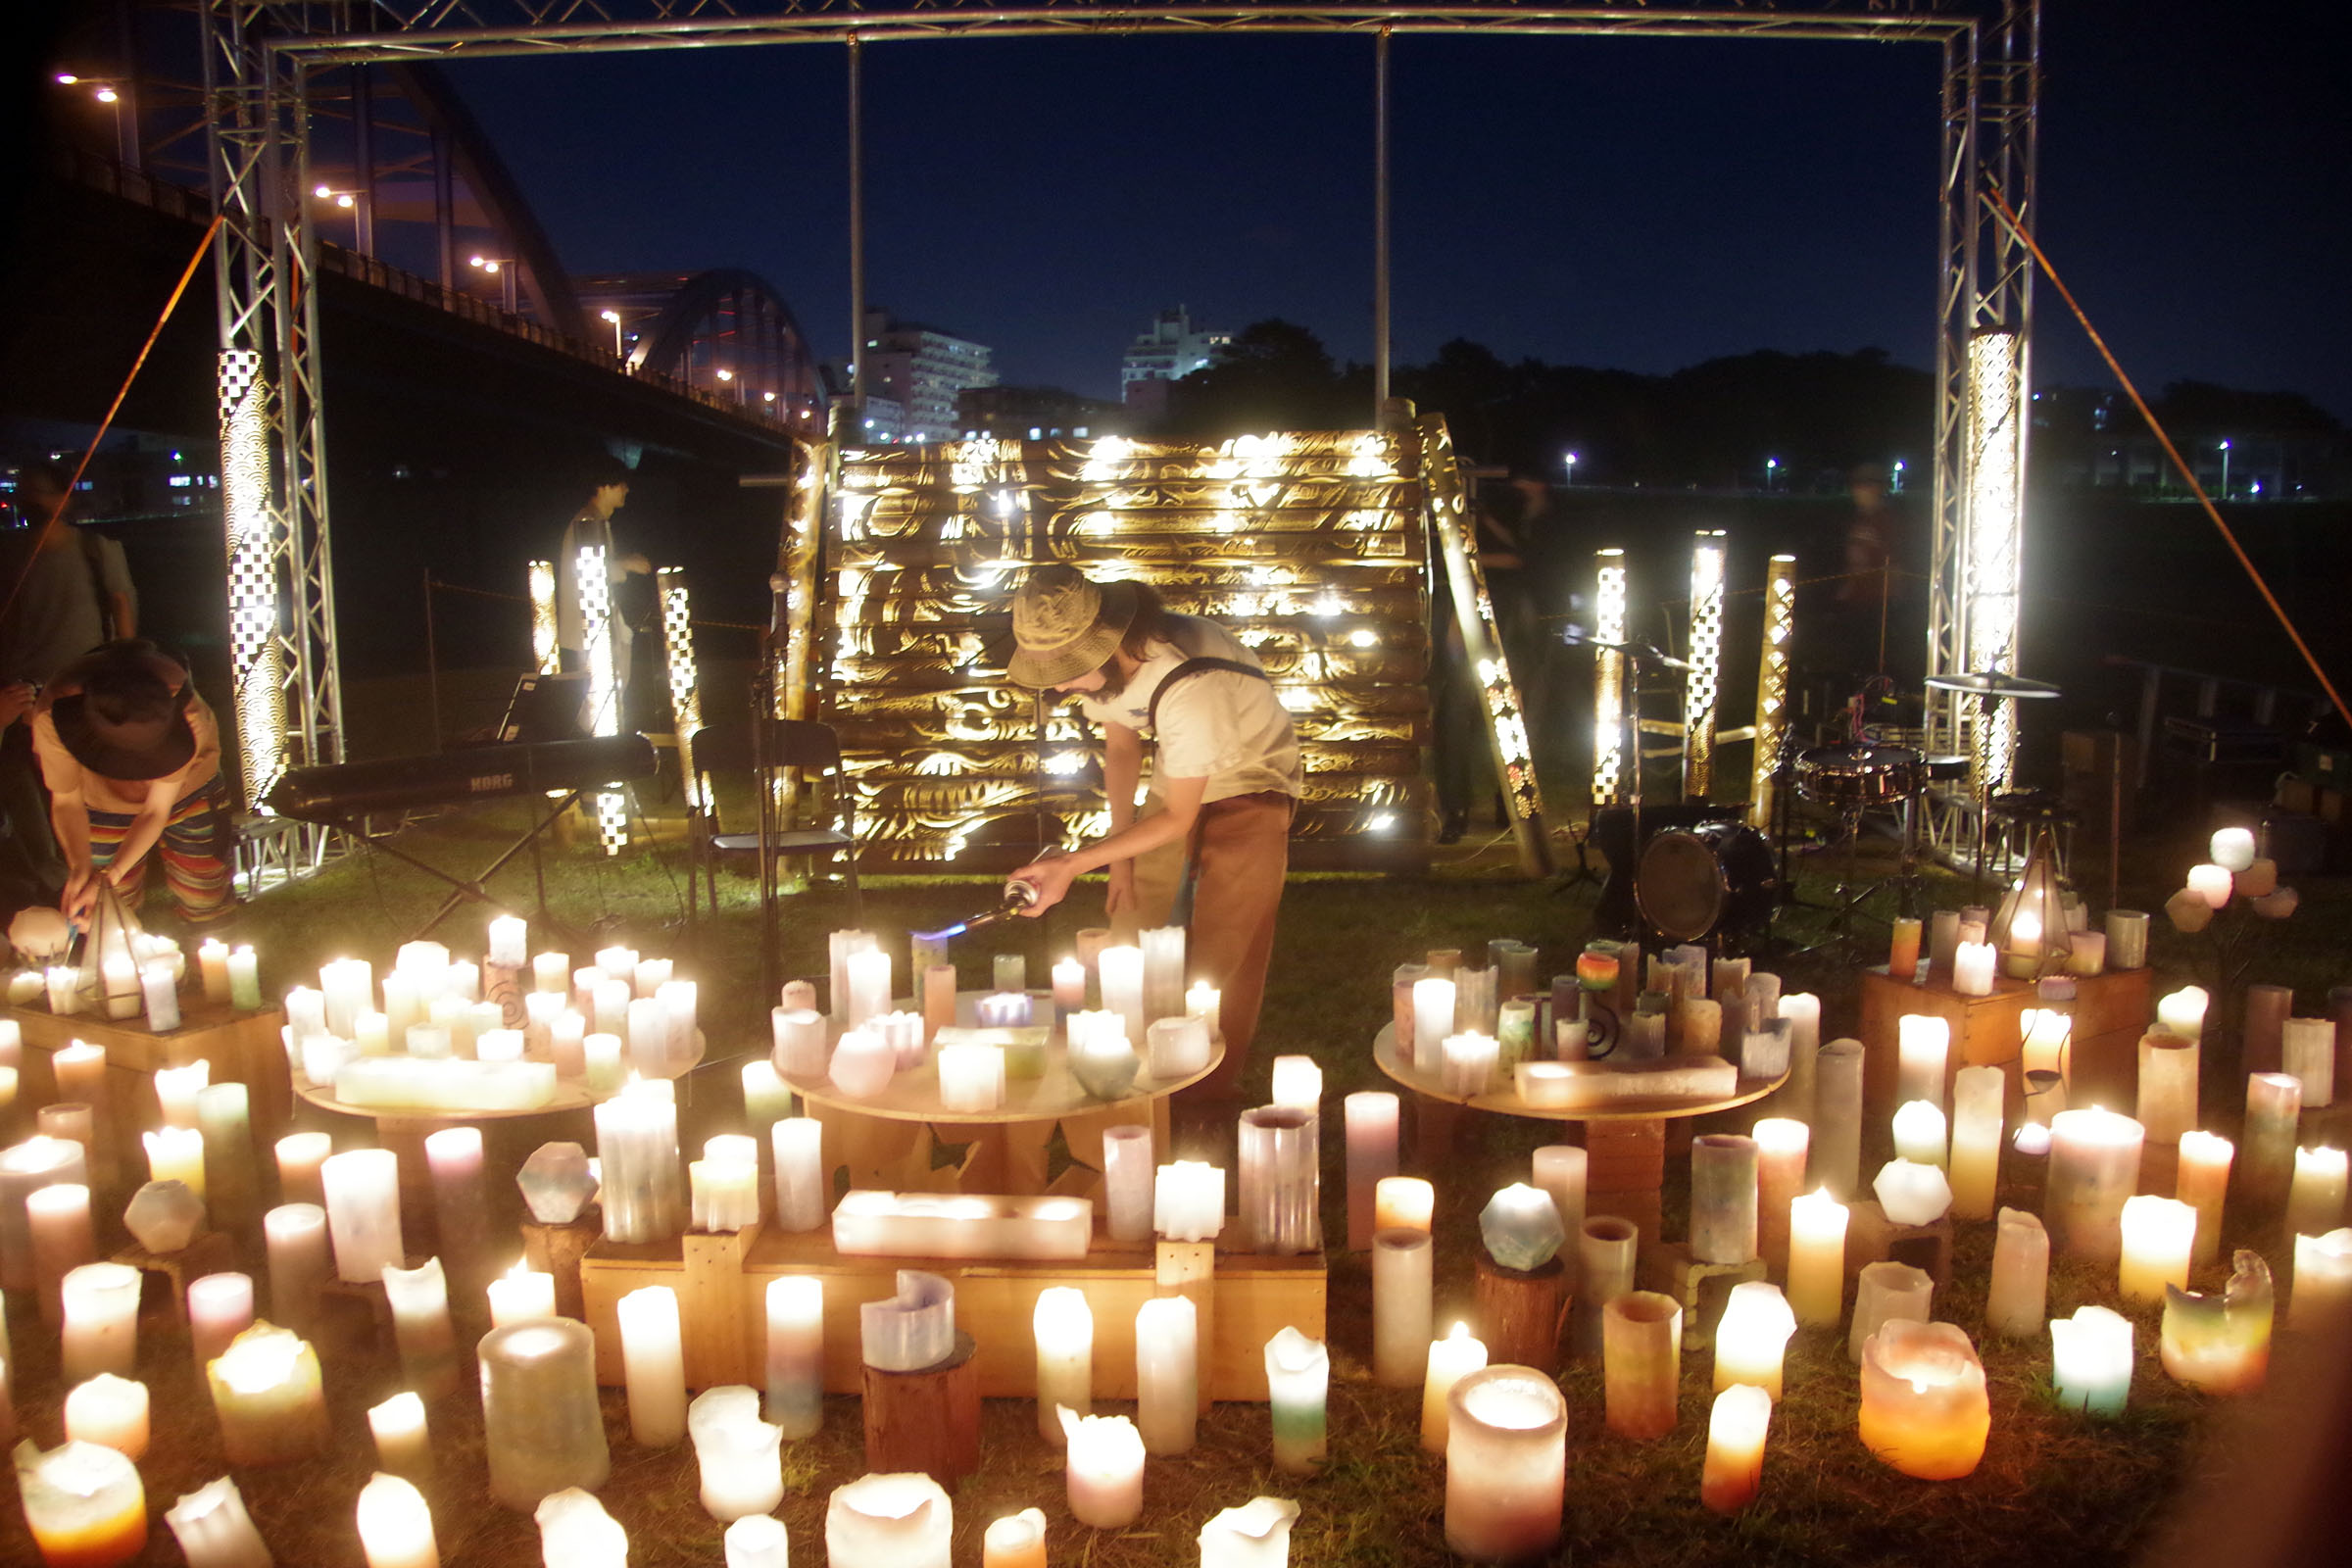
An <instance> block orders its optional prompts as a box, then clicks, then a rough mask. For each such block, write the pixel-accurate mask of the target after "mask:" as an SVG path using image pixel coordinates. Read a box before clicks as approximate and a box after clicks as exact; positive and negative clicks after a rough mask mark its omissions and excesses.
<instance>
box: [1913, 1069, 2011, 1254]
mask: <svg viewBox="0 0 2352 1568" xmlns="http://www.w3.org/2000/svg"><path fill="white" fill-rule="evenodd" d="M2006 1089H2007V1080H2006V1079H2005V1077H2004V1076H2003V1074H2002V1071H2001V1069H2000V1068H1998V1067H1963V1068H1961V1069H1960V1071H1959V1072H1958V1073H1957V1074H1956V1075H1954V1077H1953V1080H1952V1139H1951V1160H1950V1166H1949V1174H1950V1178H1951V1188H1952V1213H1953V1214H1954V1215H1955V1216H1956V1217H1958V1218H1960V1219H1990V1218H1992V1209H1993V1199H1994V1192H1995V1189H1996V1188H1997V1187H1998V1185H1999V1182H2000V1174H2001V1102H2002V1098H2003V1096H2004V1094H2005V1093H2006ZM1906 1108H1908V1107H1906ZM1897 1114H1898V1115H1899V1114H1900V1112H1897ZM1897 1141H1898V1143H1899V1142H1900V1140H1899V1139H1898V1140H1897ZM1912 1157H1917V1156H1912Z"/></svg>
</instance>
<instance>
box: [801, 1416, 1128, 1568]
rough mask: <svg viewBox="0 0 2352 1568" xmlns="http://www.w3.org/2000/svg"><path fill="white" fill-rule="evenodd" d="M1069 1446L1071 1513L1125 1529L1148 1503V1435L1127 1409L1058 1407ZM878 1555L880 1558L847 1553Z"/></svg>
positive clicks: (1066, 1471) (942, 1559)
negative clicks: (1105, 1411) (1093, 1411)
mask: <svg viewBox="0 0 2352 1568" xmlns="http://www.w3.org/2000/svg"><path fill="white" fill-rule="evenodd" d="M1057 1414H1058V1416H1059V1419H1060V1421H1061V1425H1062V1433H1063V1443H1064V1446H1065V1447H1066V1448H1067V1449H1068V1452H1067V1453H1066V1455H1065V1456H1064V1458H1063V1462H1062V1475H1063V1481H1064V1485H1065V1487H1066V1488H1067V1491H1068V1495H1069V1505H1070V1513H1071V1515H1072V1516H1073V1517H1075V1518H1076V1519H1077V1521H1078V1522H1079V1523H1080V1524H1082V1525H1087V1526H1090V1527H1092V1528H1093V1529H1096V1530H1121V1529H1124V1528H1126V1527H1127V1526H1128V1525H1131V1524H1133V1523H1134V1522H1135V1520H1136V1516H1137V1515H1138V1514H1140V1513H1142V1512H1143V1507H1144V1451H1145V1450H1144V1439H1143V1435H1142V1434H1141V1433H1140V1432H1138V1431H1137V1430H1136V1425H1135V1423H1134V1422H1133V1421H1130V1420H1129V1419H1127V1417H1125V1416H1123V1415H1114V1416H1101V1415H1090V1416H1081V1415H1077V1414H1074V1413H1072V1412H1071V1411H1069V1410H1067V1409H1063V1410H1061V1411H1059V1412H1057ZM834 1560H835V1561H836V1562H843V1561H847V1560H858V1561H879V1560H881V1559H878V1558H864V1559H844V1558H841V1557H839V1556H838V1555H837V1556H836V1557H835V1558H834ZM946 1565H947V1544H946V1541H945V1539H944V1538H943V1539H942V1541H941V1544H940V1555H939V1568H946Z"/></svg>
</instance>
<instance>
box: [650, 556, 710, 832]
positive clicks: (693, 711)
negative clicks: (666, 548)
mask: <svg viewBox="0 0 2352 1568" xmlns="http://www.w3.org/2000/svg"><path fill="white" fill-rule="evenodd" d="M654 580H655V582H656V583H658V584H659V585H660V587H661V591H662V655H663V656H664V662H666V663H667V665H668V667H669V711H670V716H671V720H672V722H671V726H670V727H671V732H672V733H674V734H675V735H676V736H677V737H678V772H679V774H680V776H681V777H683V778H684V779H685V781H686V803H687V804H688V805H689V806H696V807H700V806H705V805H708V804H709V803H708V802H707V801H706V800H705V799H704V798H703V787H702V781H701V779H700V778H698V777H697V776H696V774H695V770H694V733H695V731H696V730H699V729H701V728H702V727H703V700H702V692H701V689H700V683H699V681H698V680H697V678H696V669H697V665H696V661H695V657H694V613H693V610H692V608H691V606H690V604H689V600H688V595H687V592H686V570H685V568H684V567H682V566H663V567H662V569H661V570H660V571H659V572H657V573H655V576H654Z"/></svg>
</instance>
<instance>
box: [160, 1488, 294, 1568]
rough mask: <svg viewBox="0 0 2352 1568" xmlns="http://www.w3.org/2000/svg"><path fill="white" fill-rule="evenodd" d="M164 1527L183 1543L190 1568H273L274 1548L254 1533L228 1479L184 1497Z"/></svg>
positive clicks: (250, 1518) (168, 1514)
mask: <svg viewBox="0 0 2352 1568" xmlns="http://www.w3.org/2000/svg"><path fill="white" fill-rule="evenodd" d="M164 1523H166V1524H168V1525H170V1526H171V1527H172V1535H174V1536H176V1537H177V1538H178V1539H179V1549H180V1550H181V1551H182V1552H184V1553H185V1554H186V1556H187V1559H188V1568H271V1559H270V1548H269V1547H268V1546H266V1545H264V1544H262V1536H261V1532H260V1531H258V1530H256V1529H254V1527H253V1516H252V1515H251V1514H249V1513H247V1512H246V1511H245V1498H244V1496H243V1495H242V1494H240V1493H239V1492H238V1491H237V1484H236V1482H234V1481H233V1480H231V1479H229V1478H228V1477H227V1476H221V1477H220V1478H219V1479H218V1480H214V1481H208V1482H206V1483H205V1484H204V1485H203V1486H201V1487H198V1488H197V1489H196V1490H195V1491H194V1492H189V1493H183V1494H182V1495H181V1496H180V1499H179V1501H177V1502H176V1503H173V1504H172V1507H171V1508H170V1509H169V1510H168V1511H166V1513H165V1514H164Z"/></svg>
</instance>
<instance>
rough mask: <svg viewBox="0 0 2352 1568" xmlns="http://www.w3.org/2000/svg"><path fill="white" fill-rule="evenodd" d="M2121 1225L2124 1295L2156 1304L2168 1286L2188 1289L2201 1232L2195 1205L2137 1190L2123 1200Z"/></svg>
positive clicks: (2131, 1299) (2119, 1270)
mask: <svg viewBox="0 0 2352 1568" xmlns="http://www.w3.org/2000/svg"><path fill="white" fill-rule="evenodd" d="M2120 1230H2121V1234H2122V1238H2123V1256H2122V1259H2121V1262H2120V1264H2119V1265H2118V1273H2119V1278H2120V1283H2121V1288H2122V1293H2123V1298H2124V1299H2125V1300H2127V1301H2136V1302H2139V1303H2141V1304H2142V1305H2154V1304H2157V1303H2160V1302H2162V1301H2163V1300H2164V1288H2165V1287H2166V1286H2167V1285H2177V1286H2179V1287H2180V1289H2182V1290H2184V1291H2185V1290H2187V1289H2188V1265H2189V1255H2190V1253H2191V1251H2192V1250H2193V1249H2194V1247H2195V1243H2196V1234H2197V1211H2196V1210H2195V1209H2194V1208H2191V1207H2190V1206H2189V1205H2188V1204H2186V1203H2183V1202H2181V1201H2180V1200H2178V1199H2173V1198H2154V1197H2150V1196H2148V1195H2147V1194H2144V1193H2143V1194H2139V1195H2136V1196H2134V1197H2131V1198H2127V1199H2125V1200H2124V1211H2123V1216H2122V1219H2121V1221H2120Z"/></svg>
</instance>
